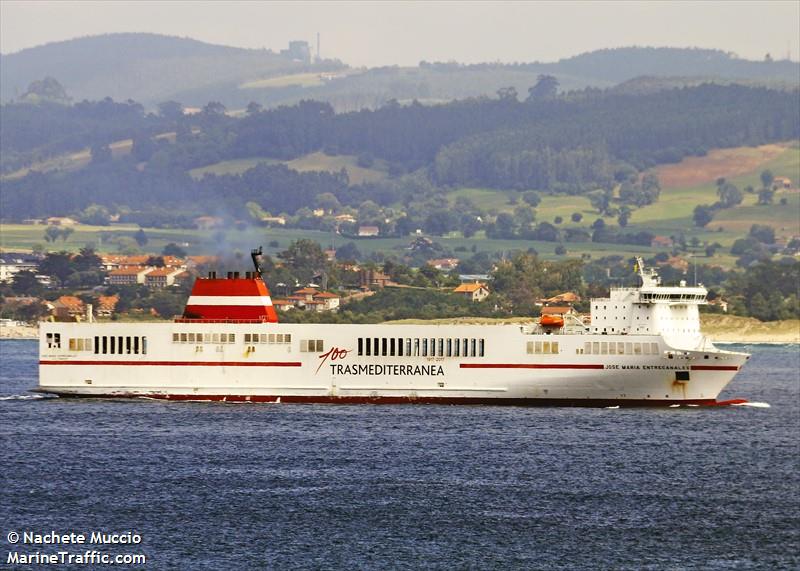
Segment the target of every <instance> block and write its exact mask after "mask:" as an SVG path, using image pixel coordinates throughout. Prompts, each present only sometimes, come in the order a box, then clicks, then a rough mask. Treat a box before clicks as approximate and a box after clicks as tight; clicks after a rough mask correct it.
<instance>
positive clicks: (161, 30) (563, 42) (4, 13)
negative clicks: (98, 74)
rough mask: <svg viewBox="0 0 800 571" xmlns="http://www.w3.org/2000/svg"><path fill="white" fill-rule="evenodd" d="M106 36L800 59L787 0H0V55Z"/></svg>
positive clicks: (351, 60)
mask: <svg viewBox="0 0 800 571" xmlns="http://www.w3.org/2000/svg"><path fill="white" fill-rule="evenodd" d="M113 32H150V33H158V34H167V35H173V36H182V37H190V38H194V39H197V40H202V41H205V42H210V43H216V44H224V45H230V46H237V47H245V48H269V49H272V50H276V51H277V50H280V49H283V48H285V47H286V45H287V43H288V42H289V41H290V40H307V41H309V42H310V43H312V45H314V44H315V43H316V35H317V32H319V33H320V37H321V42H320V43H321V46H320V47H321V55H322V57H325V58H338V59H340V60H342V61H343V62H345V63H348V64H350V65H355V66H369V67H374V66H381V65H416V64H418V63H419V62H420V61H422V60H427V61H451V60H454V61H458V62H463V63H475V62H487V61H491V62H493V61H501V62H531V61H542V62H547V61H556V60H558V59H560V58H564V57H569V56H572V55H576V54H579V53H583V52H587V51H592V50H595V49H601V48H611V47H620V46H631V45H637V46H675V47H701V48H716V49H721V50H724V51H729V52H734V53H736V54H738V55H739V56H740V57H744V58H747V59H758V60H760V59H763V58H764V56H765V54H767V53H770V54H771V55H772V57H773V58H774V59H783V58H785V57H786V56H787V52H788V53H791V58H792V59H793V60H795V61H796V60H797V59H798V54H799V53H800V45H799V44H800V2H798V1H797V0H770V1H765V0H761V1H755V2H751V1H746V0H738V1H736V0H734V1H723V0H709V1H700V2H698V1H689V0H684V1H675V2H672V1H667V2H662V1H657V0H650V1H636V0H627V1H622V2H617V1H606V2H602V1H599V0H598V1H591V2H582V1H574V2H570V1H561V2H549V1H542V2H522V1H519V2H504V1H493V2H482V1H470V2H460V1H450V2H422V1H410V0H409V1H405V2H394V1H388V0H384V1H380V2H369V1H358V2H344V1H339V2H336V1H325V2H257V1H231V0H227V1H224V2H216V1H193V2H192V1H189V0H182V1H177V2H174V1H156V0H137V1H127V0H116V1H111V0H105V1H100V0H97V1H69V0H57V1H49V0H37V1H32V0H23V1H20V0H0V52H2V53H3V54H8V53H12V52H16V51H19V50H22V49H24V48H29V47H33V46H37V45H41V44H45V43H48V42H53V41H60V40H67V39H72V38H76V37H81V36H87V35H97V34H105V33H113Z"/></svg>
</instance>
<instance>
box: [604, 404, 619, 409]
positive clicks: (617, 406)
mask: <svg viewBox="0 0 800 571" xmlns="http://www.w3.org/2000/svg"><path fill="white" fill-rule="evenodd" d="M606 408H619V405H616V406H607V407H606Z"/></svg>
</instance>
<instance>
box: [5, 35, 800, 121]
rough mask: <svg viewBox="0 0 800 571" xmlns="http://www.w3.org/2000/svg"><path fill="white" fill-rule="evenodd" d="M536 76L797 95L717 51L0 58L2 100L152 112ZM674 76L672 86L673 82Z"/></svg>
mask: <svg viewBox="0 0 800 571" xmlns="http://www.w3.org/2000/svg"><path fill="white" fill-rule="evenodd" d="M540 74H551V75H554V76H556V77H557V78H558V81H559V83H560V86H561V89H562V91H563V90H567V91H568V90H573V89H582V88H584V87H587V86H593V87H601V88H604V87H611V86H613V85H615V84H618V83H620V82H626V81H629V80H632V79H634V78H637V77H640V76H646V77H647V78H648V79H647V80H646V81H644V82H642V81H640V82H638V83H636V84H634V85H630V86H627V89H631V90H638V89H645V90H648V91H652V90H654V89H655V90H660V89H667V88H670V87H675V86H676V85H687V84H688V85H695V84H697V83H700V82H705V81H714V82H719V83H727V82H732V81H735V82H743V83H749V84H753V83H756V84H767V85H771V86H776V85H778V86H779V85H788V86H789V87H795V86H797V85H798V84H799V83H800V64H797V63H796V62H790V61H772V62H756V61H748V60H743V59H740V58H737V57H735V56H734V55H732V54H729V53H726V52H722V51H719V50H703V49H694V48H646V47H628V48H618V49H609V50H598V51H594V52H588V53H585V54H580V55H577V56H574V57H570V58H566V59H562V60H560V61H557V62H550V63H543V62H530V63H517V64H501V63H484V64H471V65H462V64H458V63H453V62H448V63H430V62H421V63H420V65H419V66H416V67H398V66H388V67H380V68H372V69H354V68H348V67H347V66H345V65H343V64H341V63H340V62H336V61H326V62H322V63H319V64H303V63H301V62H298V61H292V60H291V59H289V58H287V57H284V56H282V55H280V54H277V53H275V52H272V51H270V50H253V49H243V48H234V47H230V46H221V45H213V44H208V43H204V42H200V41H197V40H192V39H188V38H177V37H170V36H162V35H156V34H138V33H135V34H134V33H127V34H108V35H103V36H92V37H85V38H78V39H74V40H68V41H63V42H55V43H50V44H46V45H43V46H38V47H35V48H30V49H26V50H22V51H20V52H17V53H13V54H6V55H0V100H2V101H4V102H6V101H9V100H11V99H15V98H19V97H20V96H21V95H22V94H24V93H25V91H26V89H27V87H28V85H29V84H30V83H31V82H33V81H36V80H41V79H43V78H45V77H54V78H55V79H57V80H58V81H59V82H60V83H61V84H62V85H64V87H65V88H66V90H67V93H68V94H69V95H70V96H71V97H72V98H73V100H82V99H94V100H99V99H103V98H104V97H112V98H113V99H115V100H122V101H124V100H127V99H134V100H136V101H138V102H140V103H142V104H144V105H145V106H147V107H152V106H154V105H155V104H156V103H159V102H162V101H166V100H169V99H172V100H176V101H179V102H181V103H183V104H184V105H187V106H193V107H200V106H202V105H204V104H206V103H208V102H209V101H220V102H222V103H223V104H224V105H226V106H227V107H228V108H230V109H235V108H244V107H245V106H246V105H247V104H248V103H249V102H251V101H256V102H258V103H261V104H262V105H265V106H268V107H274V106H276V105H282V104H293V103H296V102H297V101H299V100H301V99H316V100H320V101H326V102H329V103H331V104H332V105H333V106H334V108H335V109H336V110H337V111H351V110H356V109H361V108H376V107H379V106H381V105H382V104H384V103H385V102H387V101H389V100H391V99H396V100H398V101H401V102H404V101H408V102H410V101H412V100H414V99H416V100H418V101H421V102H424V103H431V104H434V103H441V102H445V101H450V100H453V99H463V98H465V97H478V96H482V95H490V96H493V95H494V94H495V93H496V92H497V91H498V90H499V89H501V88H505V87H514V88H515V89H516V91H517V92H518V93H519V94H520V96H521V97H522V98H524V97H525V96H526V95H527V90H528V88H529V87H531V86H532V85H534V84H535V83H536V81H537V77H538V76H539V75H540ZM671 77H675V78H676V79H672V80H668V79H667V78H671Z"/></svg>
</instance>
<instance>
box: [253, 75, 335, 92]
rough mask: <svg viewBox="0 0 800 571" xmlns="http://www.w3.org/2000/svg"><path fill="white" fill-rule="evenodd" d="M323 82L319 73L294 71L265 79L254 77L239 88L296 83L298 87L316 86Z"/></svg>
mask: <svg viewBox="0 0 800 571" xmlns="http://www.w3.org/2000/svg"><path fill="white" fill-rule="evenodd" d="M323 83H324V82H323V80H322V77H321V75H320V74H319V73H294V74H291V75H279V76H276V77H267V78H265V79H256V80H253V81H248V82H246V83H242V84H241V85H240V86H239V89H268V88H276V87H290V86H292V85H296V86H298V87H316V86H318V85H322V84H323Z"/></svg>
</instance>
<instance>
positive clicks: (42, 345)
mask: <svg viewBox="0 0 800 571" xmlns="http://www.w3.org/2000/svg"><path fill="white" fill-rule="evenodd" d="M252 258H253V263H254V265H255V270H254V271H247V272H243V273H239V272H228V273H227V274H226V275H224V276H219V277H218V276H217V274H216V272H209V274H208V276H207V277H199V278H197V279H196V280H195V282H194V284H193V287H192V291H191V294H190V296H189V298H188V301H187V304H186V307H185V309H184V312H183V315H182V316H181V317H179V318H176V319H174V320H173V321H171V322H159V323H152V322H151V323H123V322H102V323H101V322H96V321H94V320H93V319H92V317H91V315H89V316H87V319H86V320H84V321H82V322H74V323H65V322H43V323H42V324H41V327H40V339H39V386H38V388H37V390H38V391H40V392H45V393H52V394H56V395H59V396H62V397H91V398H115V399H116V398H147V399H164V400H177V401H223V402H253V403H258V402H266V403H286V404H288V403H373V404H400V403H408V404H495V405H550V406H595V407H616V406H675V405H715V404H722V403H721V401H718V400H717V397H718V396H719V394H720V392H721V391H722V390H723V389H724V388H725V387H726V386H727V385H728V384H729V383H730V382H731V380H732V379H733V378H734V376H735V375H736V373H737V372H738V371H739V370H740V368H741V367H742V366H743V365H744V364H745V363H746V361H747V360H748V359H749V358H750V356H749V355H748V354H746V353H740V352H734V351H728V350H724V349H721V348H719V347H716V346H715V345H714V344H713V342H712V341H711V340H709V339H708V337H706V336H705V335H704V334H703V333H702V331H701V328H700V316H699V307H700V305H703V304H705V303H707V301H706V297H707V293H708V292H707V290H706V288H705V287H703V286H702V284H698V285H694V286H689V285H687V284H686V283H685V282H684V281H682V282H680V284H679V285H675V286H666V285H662V283H661V280H660V278H659V276H658V274H657V272H656V271H655V270H654V269H652V268H646V267H645V264H644V263H643V261H642V259H641V258H637V265H636V271H637V274H638V277H639V279H640V281H641V283H640V285H639V286H638V287H612V288H611V289H610V293H609V296H608V297H607V298H600V299H597V298H595V299H592V300H591V307H590V317H589V318H588V319H587V318H581V317H580V316H577V315H563V316H559V317H558V318H546V319H545V318H542V319H540V320H538V321H537V320H532V321H531V322H530V323H525V324H496V325H483V324H482V325H472V324H420V325H418V324H414V325H411V324H368V325H365V324H353V325H350V324H291V323H280V322H279V319H278V315H277V313H276V311H275V308H274V306H273V304H272V300H271V297H270V293H269V289H268V287H267V285H266V283H265V281H264V279H263V275H262V254H261V249H260V248H259V249H258V250H254V251H253V252H252ZM730 403H734V404H735V401H726V402H725V403H724V404H730Z"/></svg>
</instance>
